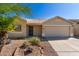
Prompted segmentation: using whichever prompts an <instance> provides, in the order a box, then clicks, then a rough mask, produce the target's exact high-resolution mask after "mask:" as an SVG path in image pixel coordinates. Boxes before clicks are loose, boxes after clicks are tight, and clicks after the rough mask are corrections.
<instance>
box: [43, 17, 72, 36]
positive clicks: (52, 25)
mask: <svg viewBox="0 0 79 59" xmlns="http://www.w3.org/2000/svg"><path fill="white" fill-rule="evenodd" d="M42 36H43V37H69V36H73V28H72V25H71V24H70V23H69V22H67V21H65V20H63V19H61V18H59V17H58V18H54V19H51V20H48V21H47V22H45V23H44V24H43V27H42Z"/></svg>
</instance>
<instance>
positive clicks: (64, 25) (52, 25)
mask: <svg viewBox="0 0 79 59" xmlns="http://www.w3.org/2000/svg"><path fill="white" fill-rule="evenodd" d="M43 26H71V25H43Z"/></svg>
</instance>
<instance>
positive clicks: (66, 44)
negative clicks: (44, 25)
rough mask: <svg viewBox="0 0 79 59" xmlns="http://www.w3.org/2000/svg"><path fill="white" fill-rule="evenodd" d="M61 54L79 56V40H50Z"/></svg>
mask: <svg viewBox="0 0 79 59" xmlns="http://www.w3.org/2000/svg"><path fill="white" fill-rule="evenodd" d="M48 42H49V43H50V45H51V46H52V48H53V49H55V51H56V52H57V54H58V55H59V56H79V40H78V39H77V40H55V41H53V40H52V41H48Z"/></svg>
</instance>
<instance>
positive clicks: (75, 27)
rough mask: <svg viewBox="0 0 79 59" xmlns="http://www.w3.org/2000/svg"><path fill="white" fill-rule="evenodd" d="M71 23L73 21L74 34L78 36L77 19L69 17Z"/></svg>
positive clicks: (78, 25) (78, 23) (78, 22)
mask: <svg viewBox="0 0 79 59" xmlns="http://www.w3.org/2000/svg"><path fill="white" fill-rule="evenodd" d="M69 21H70V22H71V23H73V30H74V36H79V19H70V20H69Z"/></svg>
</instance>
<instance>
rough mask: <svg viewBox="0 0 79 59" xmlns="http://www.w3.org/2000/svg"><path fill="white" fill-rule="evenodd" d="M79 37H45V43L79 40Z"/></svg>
mask: <svg viewBox="0 0 79 59" xmlns="http://www.w3.org/2000/svg"><path fill="white" fill-rule="evenodd" d="M78 39H79V37H44V38H42V40H43V41H56V40H78Z"/></svg>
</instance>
